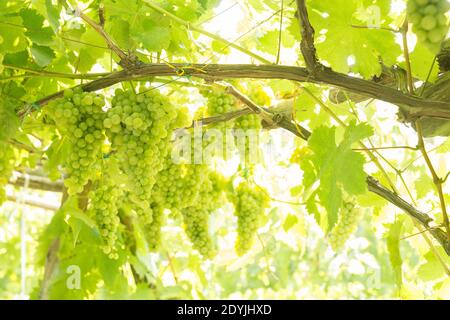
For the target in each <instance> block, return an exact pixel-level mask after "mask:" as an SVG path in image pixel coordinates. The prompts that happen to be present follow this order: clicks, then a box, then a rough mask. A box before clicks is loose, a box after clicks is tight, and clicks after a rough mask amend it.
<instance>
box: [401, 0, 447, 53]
mask: <svg viewBox="0 0 450 320" xmlns="http://www.w3.org/2000/svg"><path fill="white" fill-rule="evenodd" d="M449 8H450V7H449V3H448V1H447V0H408V6H407V12H408V18H409V21H410V22H411V23H412V24H413V31H414V33H415V34H416V35H417V38H418V40H419V41H420V42H422V43H424V44H425V45H426V46H427V47H428V48H429V49H430V50H431V51H432V52H433V53H437V52H439V48H440V43H441V42H442V41H443V40H444V39H445V37H446V36H447V32H448V21H447V17H446V13H447V12H448V10H449Z"/></svg>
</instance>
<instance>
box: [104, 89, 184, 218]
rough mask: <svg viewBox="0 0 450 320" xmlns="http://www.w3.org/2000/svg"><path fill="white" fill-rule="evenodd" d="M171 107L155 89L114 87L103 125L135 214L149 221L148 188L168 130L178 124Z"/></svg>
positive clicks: (167, 147) (160, 161) (167, 145)
mask: <svg viewBox="0 0 450 320" xmlns="http://www.w3.org/2000/svg"><path fill="white" fill-rule="evenodd" d="M178 120H179V116H178V112H177V110H176V109H175V107H174V106H173V105H172V104H171V103H170V102H169V100H168V99H167V98H166V97H164V96H162V95H161V94H160V93H159V92H158V91H156V90H151V91H148V92H146V93H145V94H135V93H134V92H133V91H131V90H130V91H122V90H120V89H118V90H116V94H115V96H114V98H113V99H112V107H111V109H109V110H108V113H107V118H106V119H105V120H104V126H105V128H106V129H107V131H106V132H107V135H108V138H109V140H110V141H111V146H112V150H113V151H114V152H115V153H114V156H115V157H117V159H118V160H119V163H120V165H121V167H122V170H123V171H124V173H125V174H126V175H127V176H128V180H129V188H130V193H129V198H130V201H131V203H132V204H133V206H134V209H135V211H136V213H137V214H138V216H140V217H141V218H142V220H143V222H144V224H146V223H151V220H152V217H151V210H150V204H151V200H152V199H151V197H152V188H153V186H154V184H155V182H156V175H157V174H158V172H159V171H161V170H162V169H163V168H164V159H166V157H167V155H168V152H169V150H170V138H171V133H172V130H173V129H174V128H175V127H176V126H177V125H179V121H178Z"/></svg>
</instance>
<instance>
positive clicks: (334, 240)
mask: <svg viewBox="0 0 450 320" xmlns="http://www.w3.org/2000/svg"><path fill="white" fill-rule="evenodd" d="M360 213H361V210H360V209H359V208H357V207H356V206H355V202H354V201H353V200H352V201H345V202H344V204H343V206H342V207H341V210H340V216H339V219H338V221H337V223H336V225H335V226H334V227H333V229H332V230H331V233H330V235H329V243H330V245H331V248H332V249H333V250H334V251H335V252H337V251H339V250H342V248H343V247H344V245H345V243H346V242H347V240H348V239H349V238H350V236H351V235H352V234H353V233H354V232H355V231H356V228H357V227H358V223H359V220H360V216H361V214H360Z"/></svg>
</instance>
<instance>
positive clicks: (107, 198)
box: [89, 181, 122, 259]
mask: <svg viewBox="0 0 450 320" xmlns="http://www.w3.org/2000/svg"><path fill="white" fill-rule="evenodd" d="M121 190H122V189H121V188H117V187H116V186H114V185H112V184H111V183H108V182H107V181H102V184H101V185H100V186H99V187H98V188H97V189H96V190H95V191H94V192H93V194H92V196H91V203H90V207H89V211H90V212H91V214H92V216H94V217H95V220H96V222H97V225H98V227H99V230H100V235H101V236H102V239H103V245H102V247H101V249H102V251H103V252H104V253H105V254H107V255H108V257H109V258H111V259H117V258H118V257H119V255H118V253H117V247H116V241H117V234H118V228H119V225H120V219H119V207H118V203H120V198H121V197H122V192H121Z"/></svg>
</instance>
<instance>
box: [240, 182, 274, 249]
mask: <svg viewBox="0 0 450 320" xmlns="http://www.w3.org/2000/svg"><path fill="white" fill-rule="evenodd" d="M267 205H268V199H267V193H266V192H265V190H264V189H262V188H260V187H256V186H254V185H252V184H250V183H249V182H247V181H244V182H242V183H240V184H239V185H238V187H237V188H236V194H235V197H234V206H235V215H236V216H237V219H238V221H237V222H238V228H237V233H238V236H237V239H236V242H235V249H236V252H237V253H238V254H239V255H243V254H244V253H246V252H247V251H248V250H250V249H251V248H252V246H253V243H254V241H255V236H256V232H257V231H258V228H259V227H261V220H262V219H261V218H262V217H263V216H264V212H265V209H266V207H267Z"/></svg>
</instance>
